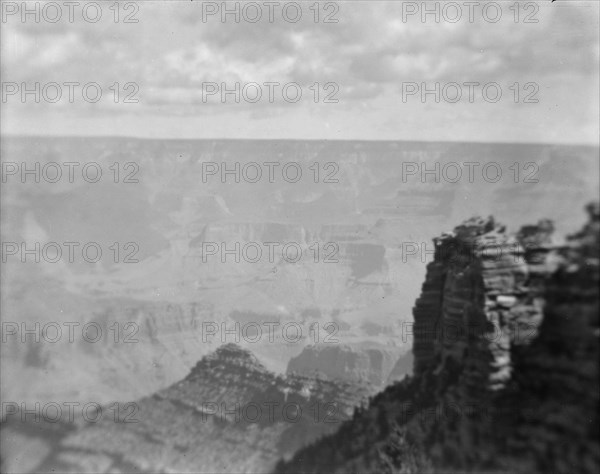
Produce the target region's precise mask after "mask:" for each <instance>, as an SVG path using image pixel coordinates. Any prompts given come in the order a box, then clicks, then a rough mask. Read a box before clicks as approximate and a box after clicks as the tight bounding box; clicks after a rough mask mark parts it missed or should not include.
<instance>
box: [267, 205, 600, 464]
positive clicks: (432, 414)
mask: <svg viewBox="0 0 600 474" xmlns="http://www.w3.org/2000/svg"><path fill="white" fill-rule="evenodd" d="M587 211H588V214H589V222H588V223H587V224H586V226H585V227H584V228H583V230H582V231H581V232H579V233H577V234H576V235H573V236H571V237H569V238H568V240H567V243H566V244H565V245H561V246H557V245H554V244H553V243H552V239H551V231H552V226H551V225H550V223H549V222H548V221H540V224H538V225H537V226H528V227H526V228H523V229H522V230H521V232H519V233H518V234H517V235H516V236H515V237H513V236H511V235H508V234H507V233H506V232H505V230H504V228H503V227H501V226H499V225H497V224H496V223H495V222H494V220H493V219H492V218H489V219H471V220H469V221H467V222H465V223H464V224H463V225H461V226H459V227H457V228H456V229H455V230H454V232H452V233H448V234H445V235H443V236H442V237H440V238H438V239H435V245H436V251H435V258H434V261H433V262H432V263H430V264H429V265H428V268H427V277H426V281H425V283H424V284H423V290H422V294H421V296H420V297H419V298H418V300H417V303H416V305H415V308H414V319H415V326H414V347H413V352H414V356H415V361H414V376H413V377H410V378H406V379H405V380H404V381H403V382H401V383H398V384H395V385H393V386H391V387H388V389H386V390H385V391H384V392H382V393H380V394H379V395H377V396H376V397H375V398H374V399H373V400H372V401H371V403H370V405H369V407H368V408H367V409H365V410H357V411H356V413H355V415H354V417H353V419H352V420H351V421H349V422H347V423H344V424H343V425H342V426H341V428H340V430H339V431H338V432H337V433H335V434H334V435H332V436H328V437H326V438H325V439H323V440H320V441H319V442H317V443H316V444H314V445H312V446H310V447H308V448H305V449H303V450H301V451H300V452H298V453H297V454H296V455H295V456H294V458H293V459H292V460H290V461H289V462H281V463H280V464H279V465H278V466H277V468H276V472H303V473H305V472H314V473H317V472H338V473H347V472H361V473H367V472H372V473H381V472H390V473H392V472H393V473H417V472H455V471H461V472H464V471H469V472H511V473H512V472H538V473H545V472H560V473H563V472H564V473H568V472H583V473H588V472H589V473H592V472H598V471H599V470H600V444H599V441H600V439H599V427H598V426H599V425H598V421H599V420H598V412H599V387H598V382H599V373H598V370H599V359H598V356H599V337H600V329H599V318H598V312H599V290H598V283H599V257H600V250H599V245H600V240H599V235H600V212H599V208H598V205H590V206H588V208H587Z"/></svg>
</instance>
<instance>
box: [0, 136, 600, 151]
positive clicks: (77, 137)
mask: <svg viewBox="0 0 600 474" xmlns="http://www.w3.org/2000/svg"><path fill="white" fill-rule="evenodd" d="M2 138H19V139H21V138H42V139H52V138H62V139H121V140H147V141H161V140H163V141H164V140H169V141H177V140H180V141H232V142H233V141H256V142H259V141H263V142H273V141H288V142H340V143H341V142H366V143H432V144H434V143H436V144H443V143H447V144H469V145H521V146H577V147H588V148H600V142H599V143H586V142H564V143H562V142H525V141H523V142H519V141H516V142H509V141H464V140H410V139H368V138H367V139H365V138H230V137H210V138H194V137H142V136H133V135H43V134H42V135H35V134H28V133H4V134H0V140H1V139H2Z"/></svg>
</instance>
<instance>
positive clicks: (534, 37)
mask: <svg viewBox="0 0 600 474" xmlns="http://www.w3.org/2000/svg"><path fill="white" fill-rule="evenodd" d="M204 3H205V4H206V2H204ZM402 3H403V2H378V1H375V2H341V3H339V6H340V8H339V11H338V12H337V13H336V15H335V17H336V18H337V19H338V20H339V21H338V23H323V22H315V21H314V11H313V10H310V9H309V8H308V7H309V4H308V3H303V4H302V5H303V10H302V12H303V16H302V19H301V20H300V21H298V22H297V23H291V22H287V21H283V20H282V17H281V12H280V11H279V10H276V12H275V16H274V18H275V21H273V22H270V21H269V19H268V14H267V12H266V10H265V9H263V16H262V18H261V19H260V21H258V22H256V23H251V22H247V21H243V18H242V21H240V22H239V23H236V22H234V21H228V22H227V23H221V22H220V21H219V20H218V15H213V16H210V17H208V18H206V20H207V21H203V16H202V12H203V10H202V9H203V2H148V3H143V2H138V4H139V7H140V9H139V12H138V14H137V17H138V19H139V22H138V23H133V24H123V23H118V24H115V23H114V22H113V21H111V17H110V16H109V15H111V14H112V13H111V12H109V11H108V9H107V7H106V8H105V10H104V14H105V16H104V17H103V19H102V21H100V22H98V23H94V24H90V23H86V22H83V21H75V22H74V23H72V24H70V23H64V22H61V23H57V24H50V23H47V22H41V23H39V24H36V23H34V22H28V23H21V22H20V21H12V18H9V21H8V22H7V23H6V24H5V25H3V31H2V57H3V63H4V64H3V66H4V67H5V71H6V75H5V80H9V81H15V82H21V81H28V82H32V81H40V82H44V81H46V82H47V81H50V80H52V81H56V82H59V83H61V82H65V81H81V82H84V81H85V82H87V81H94V82H98V83H100V84H102V85H103V87H106V88H108V87H109V86H110V85H111V84H113V83H115V82H119V83H121V84H123V83H126V82H136V83H137V84H139V87H140V97H141V98H144V100H143V101H141V102H140V104H139V106H137V107H135V108H134V107H121V108H115V107H112V106H111V107H110V110H111V113H119V111H121V112H122V113H124V114H138V115H139V116H140V117H141V118H140V120H142V121H143V117H145V116H147V115H151V114H166V115H175V116H185V115H188V116H194V115H195V114H202V113H204V112H206V111H207V110H210V113H211V114H224V115H230V116H231V118H232V120H233V121H234V122H235V120H236V119H235V116H236V114H238V113H239V111H240V110H241V109H244V108H248V107H249V110H251V111H252V113H253V114H256V113H259V112H257V110H259V109H260V108H265V109H273V108H282V109H283V110H289V104H287V103H286V102H285V101H281V100H280V101H276V102H275V103H269V101H260V102H258V103H255V104H244V105H243V106H242V107H240V106H237V104H233V107H232V106H230V104H221V106H220V107H211V108H210V109H207V107H206V104H205V103H204V102H203V101H202V90H203V89H202V88H203V84H204V83H206V82H217V83H221V82H226V83H234V82H240V83H242V85H243V84H245V83H249V82H257V83H259V84H263V83H264V82H267V81H277V82H281V83H285V82H297V83H298V84H300V85H301V86H302V88H303V91H306V92H305V97H310V94H311V92H310V89H309V88H310V87H311V86H313V84H315V83H319V84H321V85H322V84H324V83H327V82H335V83H337V84H338V85H339V89H340V91H339V97H340V98H343V100H341V101H340V104H339V105H338V107H337V110H338V112H339V113H340V114H341V113H344V114H359V115H360V114H363V113H364V111H365V110H371V111H372V112H373V113H376V112H377V111H381V107H382V104H383V103H394V104H397V103H401V90H402V87H401V84H402V82H403V81H410V82H417V83H421V82H436V81H437V82H441V83H446V82H458V83H462V82H465V81H478V82H481V83H486V82H498V83H500V84H502V86H503V88H507V87H508V86H510V85H511V84H513V83H515V82H519V83H526V82H532V81H533V82H538V83H540V84H542V83H543V85H544V86H546V87H548V88H549V90H551V91H552V93H553V94H554V95H560V96H567V95H568V96H569V97H570V102H571V103H572V104H579V106H580V107H587V108H588V109H589V108H590V107H591V105H590V104H591V102H592V100H593V98H594V97H590V94H593V92H590V91H592V90H593V89H594V85H595V84H596V83H597V82H598V68H599V55H600V52H599V47H598V43H599V37H598V4H597V2H573V5H569V6H566V5H563V6H560V7H558V6H557V7H555V6H554V5H553V6H550V5H545V4H544V5H542V4H541V3H539V2H538V5H539V11H537V12H536V14H535V19H537V20H538V22H537V23H523V20H524V18H525V13H526V12H525V11H521V12H520V13H521V16H520V20H521V21H520V22H518V23H516V22H515V21H514V18H513V14H514V12H513V11H510V10H509V9H508V7H506V5H507V4H503V5H505V6H504V7H503V17H502V19H501V20H500V21H499V22H498V23H489V22H486V21H484V20H483V19H482V18H481V16H480V15H479V16H478V15H476V16H475V20H476V21H474V22H473V23H470V22H469V21H467V19H466V16H467V15H466V12H463V19H462V21H460V22H457V23H449V22H443V21H442V22H440V23H435V22H433V21H431V20H430V21H428V22H426V23H422V22H421V21H420V19H419V17H418V15H415V16H411V17H409V18H408V19H407V21H402V18H403V16H402ZM404 3H406V2H404ZM220 4H221V2H217V3H216V5H220ZM258 4H262V3H261V2H258ZM417 4H420V2H417ZM231 5H232V4H230V8H231ZM105 6H106V5H105ZM325 13H326V12H325V11H320V20H321V21H322V20H323V18H324V17H325ZM228 18H230V19H232V18H233V17H232V16H229V17H228ZM430 18H431V17H430ZM542 89H543V88H542ZM507 92H508V91H507ZM596 103H597V102H596ZM308 105H309V104H307V103H304V102H303V104H302V105H298V107H308ZM471 105H472V104H471ZM476 106H477V105H472V108H473V107H476ZM481 106H482V107H484V108H481V109H480V110H477V111H475V110H472V109H470V111H469V113H468V114H466V115H465V120H467V117H472V116H477V117H485V116H486V114H491V113H500V112H501V110H502V107H501V106H498V107H496V108H495V109H491V110H490V109H489V107H488V108H485V107H486V104H481ZM10 107H12V108H13V109H15V108H18V107H22V110H21V111H16V112H15V113H20V114H24V113H25V112H24V111H25V110H29V108H28V107H27V106H26V105H25V106H21V104H17V105H14V104H10ZM102 107H104V108H105V109H106V107H108V104H103V105H99V106H98V107H97V108H98V109H100V108H102ZM311 107H312V106H311ZM561 107H563V110H565V109H566V108H567V101H566V99H565V100H564V101H563V103H562V105H561ZM573 108H574V109H577V107H568V109H569V111H570V110H571V109H573ZM69 110H72V111H73V112H72V113H76V114H81V117H82V118H85V114H86V113H90V108H89V107H83V106H81V107H78V106H77V105H76V104H75V105H74V106H73V107H72V108H71V109H69ZM419 110H420V111H419V112H418V113H420V114H424V113H425V112H426V111H427V112H429V109H428V108H427V107H424V106H423V107H421V109H419ZM515 110H517V109H515ZM456 111H457V109H456V107H455V108H454V109H453V112H452V114H450V115H443V114H442V115H440V116H438V117H435V116H430V117H429V118H430V120H431V121H432V122H435V121H439V122H440V124H442V123H443V122H444V120H447V119H453V120H454V119H455V118H456ZM513 112H514V111H512V112H511V114H513ZM531 112H532V109H530V110H529V112H528V115H527V116H526V120H525V122H524V123H530V121H531V117H530V115H531ZM534 112H535V111H534ZM590 112H593V111H588V112H586V114H584V115H585V116H586V117H588V118H589V117H593V116H594V114H593V113H590ZM91 113H95V112H91ZM311 113H314V109H313V111H312V112H311ZM327 113H328V114H329V113H331V108H329V109H328V110H327ZM381 113H384V114H385V113H390V112H389V111H387V112H386V111H385V110H383V111H382V112H381ZM502 113H504V111H503V112H502ZM535 113H540V114H546V113H548V112H547V110H542V108H539V109H538V110H537V112H535ZM264 115H265V116H270V115H271V116H273V115H274V116H275V117H276V119H275V120H278V121H280V120H284V119H283V118H282V115H281V114H279V113H277V114H270V113H268V112H266V111H265V114H264ZM513 115H514V114H513ZM513 115H511V117H512V116H513ZM517 115H518V114H517ZM283 117H285V112H284V115H283ZM557 117H560V120H563V121H567V120H572V121H573V123H574V124H575V123H579V124H580V125H583V124H581V118H580V117H579V118H578V117H565V116H561V113H557ZM382 119H383V120H382V122H383V123H394V117H393V116H388V117H383V118H382ZM343 120H344V121H347V120H350V119H343ZM421 122H422V120H421ZM434 128H436V129H437V128H439V127H438V126H437V125H436V126H435V127H434ZM574 128H575V127H574ZM295 133H298V131H296V132H295ZM369 134H370V135H373V136H376V135H377V131H376V130H373V131H370V132H369ZM584 138H585V137H577V138H576V140H582V139H584Z"/></svg>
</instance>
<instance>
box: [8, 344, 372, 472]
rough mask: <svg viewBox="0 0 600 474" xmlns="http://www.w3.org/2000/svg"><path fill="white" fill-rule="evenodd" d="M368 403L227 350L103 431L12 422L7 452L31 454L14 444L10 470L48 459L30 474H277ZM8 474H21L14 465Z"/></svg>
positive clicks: (350, 388) (345, 388)
mask: <svg viewBox="0 0 600 474" xmlns="http://www.w3.org/2000/svg"><path fill="white" fill-rule="evenodd" d="M367 396H368V392H367V389H366V387H365V386H358V385H357V384H349V383H343V382H340V383H338V382H333V381H325V380H317V379H313V378H308V377H299V376H287V377H282V376H278V375H276V374H274V373H272V372H269V371H268V370H266V369H265V367H264V366H263V365H262V364H261V363H260V362H259V361H258V360H257V359H256V357H254V356H253V355H252V354H251V353H250V352H249V351H246V350H244V349H241V348H240V347H238V346H236V345H235V344H227V345H224V346H221V347H220V348H219V349H218V350H217V351H216V352H214V353H213V354H211V355H209V356H206V357H204V358H203V359H202V360H200V361H199V362H198V364H197V365H196V366H195V367H194V368H193V369H192V371H191V372H190V374H189V375H188V376H187V377H186V378H185V379H184V380H182V381H180V382H178V383H176V384H174V385H172V386H170V387H169V388H167V389H165V390H162V391H159V392H157V393H156V394H154V395H153V396H151V397H147V398H143V399H141V400H139V401H138V402H136V403H135V404H131V405H129V406H128V407H119V409H118V410H115V409H114V408H113V409H111V408H110V407H103V410H104V414H105V416H103V417H102V418H101V419H100V420H99V421H97V422H93V423H91V422H82V420H75V423H73V424H72V425H69V426H64V427H63V428H62V429H61V430H59V429H58V428H59V426H58V425H57V424H54V423H44V422H43V420H39V421H38V422H35V421H34V419H33V418H32V417H28V419H27V421H28V423H22V422H20V420H19V416H18V415H16V416H12V417H10V419H9V420H8V421H7V422H6V423H4V424H3V426H2V435H3V440H4V442H3V447H6V446H8V444H11V440H13V441H14V440H16V439H20V440H21V443H20V444H21V446H20V447H21V448H22V449H25V451H21V452H18V449H19V448H18V447H17V446H14V444H15V443H12V445H11V448H12V449H11V450H10V452H8V451H7V455H8V456H7V461H8V457H10V460H14V459H15V458H19V457H21V456H23V455H27V456H31V457H32V458H35V456H40V455H41V458H39V459H38V460H37V462H33V459H32V460H31V461H32V462H29V463H27V464H25V465H21V467H24V466H26V469H25V470H26V472H80V473H81V472H93V473H104V472H110V473H118V472H123V473H124V472H128V473H130V472H153V473H159V472H196V473H199V472H210V473H214V472H224V473H230V472H268V471H269V470H271V469H273V467H274V465H275V463H276V462H277V460H278V459H279V458H280V457H282V456H283V457H290V456H291V455H292V454H293V453H294V452H296V451H297V450H298V449H300V448H301V447H303V446H306V445H307V444H308V443H310V442H313V441H315V440H316V439H317V438H319V437H321V436H323V435H326V434H330V433H332V432H333V431H335V430H336V429H337V428H338V427H339V426H340V424H341V422H342V421H344V420H347V419H349V418H350V417H351V416H352V413H353V411H354V407H355V406H356V405H360V404H361V403H362V402H363V400H365V399H366V397H367ZM88 415H89V416H88V420H89V419H92V418H94V416H92V414H88ZM33 448H35V450H33ZM27 450H29V452H27V453H26V451H27ZM3 454H4V453H3ZM3 457H4V456H3ZM19 470H20V469H19ZM2 472H14V471H13V470H12V469H11V468H10V466H8V464H7V465H6V466H3V468H2Z"/></svg>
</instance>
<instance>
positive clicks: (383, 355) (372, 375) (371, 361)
mask: <svg viewBox="0 0 600 474" xmlns="http://www.w3.org/2000/svg"><path fill="white" fill-rule="evenodd" d="M398 355H399V354H398V349H386V348H384V347H350V346H348V345H337V344H335V345H311V346H308V347H305V348H304V350H303V351H302V352H301V353H300V354H299V355H298V356H296V357H293V358H292V359H291V360H290V362H289V363H288V368H287V373H288V374H293V373H296V374H301V375H305V376H314V375H318V376H319V377H320V378H327V379H330V380H344V381H349V382H368V383H370V384H371V385H374V386H379V387H381V386H382V385H384V384H385V382H386V380H387V379H388V377H389V375H390V373H391V371H392V369H393V367H394V364H395V362H396V360H397V359H398Z"/></svg>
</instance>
